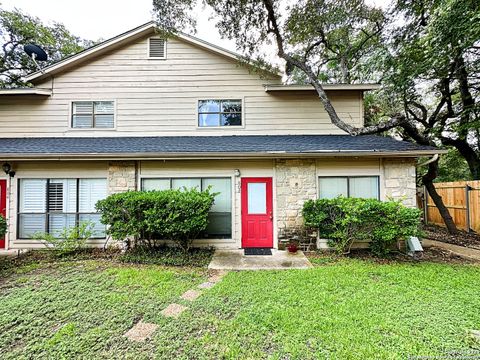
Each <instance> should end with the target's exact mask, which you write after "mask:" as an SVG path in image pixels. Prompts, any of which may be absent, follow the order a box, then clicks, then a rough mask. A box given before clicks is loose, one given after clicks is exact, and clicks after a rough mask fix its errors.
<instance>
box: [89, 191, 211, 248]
mask: <svg viewBox="0 0 480 360" xmlns="http://www.w3.org/2000/svg"><path fill="white" fill-rule="evenodd" d="M215 195H216V194H213V193H210V189H207V190H205V191H199V190H196V189H190V190H187V189H184V190H164V191H128V192H124V193H118V194H114V195H110V196H109V197H107V198H106V199H105V200H100V201H99V202H98V203H97V204H96V208H97V210H98V211H99V212H100V213H101V222H102V223H103V224H105V225H107V234H109V235H110V236H111V237H112V238H113V239H114V240H119V241H126V243H127V247H130V245H131V244H130V243H131V241H133V242H134V243H135V244H137V243H145V244H147V245H151V246H154V245H155V240H172V241H174V242H175V243H177V244H178V245H179V246H181V247H182V248H183V249H184V250H188V249H189V248H190V246H191V244H192V242H193V240H194V239H196V238H198V237H199V235H200V234H202V232H204V231H205V229H206V228H207V225H208V212H209V211H210V209H211V207H212V205H213V202H214V197H215Z"/></svg>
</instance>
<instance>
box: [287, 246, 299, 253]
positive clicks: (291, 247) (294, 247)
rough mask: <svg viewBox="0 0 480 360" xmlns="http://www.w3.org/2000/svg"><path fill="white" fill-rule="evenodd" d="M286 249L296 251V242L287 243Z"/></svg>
mask: <svg viewBox="0 0 480 360" xmlns="http://www.w3.org/2000/svg"><path fill="white" fill-rule="evenodd" d="M287 250H288V252H289V253H296V252H297V251H298V246H297V244H288V246H287Z"/></svg>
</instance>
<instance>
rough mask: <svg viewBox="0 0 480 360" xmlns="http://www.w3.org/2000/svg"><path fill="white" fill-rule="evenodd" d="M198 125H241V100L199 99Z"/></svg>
mask: <svg viewBox="0 0 480 360" xmlns="http://www.w3.org/2000/svg"><path fill="white" fill-rule="evenodd" d="M198 126H199V127H219V126H242V100H233V99H231V100H199V101H198Z"/></svg>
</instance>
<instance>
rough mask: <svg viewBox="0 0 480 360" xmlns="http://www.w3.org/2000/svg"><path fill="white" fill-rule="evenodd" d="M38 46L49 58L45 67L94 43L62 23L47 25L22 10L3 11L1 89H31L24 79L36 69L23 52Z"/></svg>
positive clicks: (0, 15) (0, 11)
mask: <svg viewBox="0 0 480 360" xmlns="http://www.w3.org/2000/svg"><path fill="white" fill-rule="evenodd" d="M30 43H33V44H37V45H39V46H40V47H42V48H43V49H44V50H45V51H46V52H47V54H48V55H49V59H48V61H46V62H45V63H44V65H49V64H52V63H54V62H56V61H58V60H60V59H62V58H64V57H67V56H69V55H73V54H75V53H77V52H79V51H81V50H83V49H84V48H86V47H88V46H91V45H92V44H93V42H92V41H88V40H83V39H81V38H79V37H78V36H75V35H72V34H71V33H70V32H69V31H68V30H67V29H66V28H65V26H64V25H63V24H60V23H56V22H54V23H52V24H44V23H42V21H41V20H40V19H39V18H37V17H34V16H31V15H28V14H26V13H24V12H22V11H21V10H18V9H14V10H13V11H7V10H4V9H0V46H1V49H2V56H1V57H0V87H1V88H11V87H22V86H28V84H27V83H25V82H24V81H23V80H22V77H23V76H25V75H26V74H28V73H31V72H34V71H36V70H38V69H37V67H36V65H35V63H34V62H33V61H32V59H30V58H29V57H28V56H27V54H25V52H24V51H23V46H24V45H26V44H30Z"/></svg>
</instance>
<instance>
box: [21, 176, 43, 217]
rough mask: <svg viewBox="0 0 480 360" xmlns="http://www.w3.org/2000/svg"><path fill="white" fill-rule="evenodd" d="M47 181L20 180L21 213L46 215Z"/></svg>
mask: <svg viewBox="0 0 480 360" xmlns="http://www.w3.org/2000/svg"><path fill="white" fill-rule="evenodd" d="M46 187H47V180H45V179H21V180H20V212H21V213H44V212H45V211H46Z"/></svg>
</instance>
